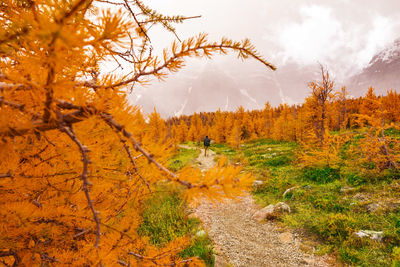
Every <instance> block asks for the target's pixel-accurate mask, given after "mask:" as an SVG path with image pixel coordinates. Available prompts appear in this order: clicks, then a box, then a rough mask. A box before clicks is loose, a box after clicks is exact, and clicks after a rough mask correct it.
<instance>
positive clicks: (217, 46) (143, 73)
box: [85, 36, 276, 89]
mask: <svg viewBox="0 0 400 267" xmlns="http://www.w3.org/2000/svg"><path fill="white" fill-rule="evenodd" d="M204 38H205V36H204ZM212 49H217V50H219V51H220V52H222V51H224V49H232V50H236V51H239V53H241V54H244V55H246V56H251V57H253V58H254V59H256V60H258V61H260V62H261V63H263V64H264V65H265V66H267V67H268V68H270V69H272V70H276V67H275V66H274V65H272V64H271V63H269V62H267V61H265V60H264V59H263V58H262V57H261V56H259V55H258V54H256V53H255V52H254V51H252V50H249V49H247V48H246V47H237V46H235V45H233V44H226V45H224V44H216V43H213V44H207V45H198V46H195V47H191V48H187V49H185V50H182V51H180V52H179V53H177V54H174V55H173V56H172V57H170V58H169V59H168V60H166V61H165V62H164V64H162V65H160V66H158V67H156V68H154V69H153V70H150V71H140V72H138V73H136V74H135V75H134V76H133V77H132V78H131V79H127V80H125V81H121V82H118V83H115V84H112V85H107V86H102V85H91V86H89V87H91V88H94V89H97V88H115V87H120V86H124V85H127V84H130V83H134V82H137V81H138V80H139V78H140V77H143V76H149V75H157V74H158V73H160V71H162V70H163V69H165V68H167V69H168V67H169V66H170V65H171V64H172V63H174V62H175V61H177V60H179V59H180V58H183V57H186V56H189V55H190V54H191V53H194V52H196V51H198V50H203V52H204V51H208V50H212ZM85 85H86V84H85Z"/></svg>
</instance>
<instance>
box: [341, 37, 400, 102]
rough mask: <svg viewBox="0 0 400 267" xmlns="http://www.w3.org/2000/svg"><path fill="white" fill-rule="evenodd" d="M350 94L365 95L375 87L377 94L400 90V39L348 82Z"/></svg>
mask: <svg viewBox="0 0 400 267" xmlns="http://www.w3.org/2000/svg"><path fill="white" fill-rule="evenodd" d="M347 84H348V88H349V90H350V93H352V94H354V95H355V96H361V95H365V93H366V92H367V90H368V88H369V87H370V86H373V87H374V88H375V92H376V93H377V94H386V91H387V90H390V89H397V90H398V91H399V90H400V39H397V40H396V41H395V42H394V43H393V44H392V45H390V46H388V47H387V48H385V49H383V50H382V51H380V52H379V53H377V54H376V55H375V56H373V57H372V59H371V61H370V62H369V64H368V65H367V66H366V67H365V68H364V69H362V70H361V71H360V72H359V73H358V74H356V75H354V76H353V77H351V78H350V79H349V81H348V82H347Z"/></svg>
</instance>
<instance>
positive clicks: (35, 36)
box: [0, 0, 275, 266]
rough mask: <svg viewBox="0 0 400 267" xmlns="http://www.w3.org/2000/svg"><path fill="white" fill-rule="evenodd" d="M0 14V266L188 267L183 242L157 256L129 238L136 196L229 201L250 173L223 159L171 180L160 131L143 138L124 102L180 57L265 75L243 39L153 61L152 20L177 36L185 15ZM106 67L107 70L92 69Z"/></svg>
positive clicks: (116, 7) (58, 9)
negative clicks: (241, 61)
mask: <svg viewBox="0 0 400 267" xmlns="http://www.w3.org/2000/svg"><path fill="white" fill-rule="evenodd" d="M0 18H1V19H0V26H1V27H0V137H1V138H0V148H1V153H0V195H1V200H0V225H1V227H0V261H1V262H2V263H3V264H5V265H10V266H11V265H13V266H38V265H42V266H48V265H54V264H57V265H68V266H71V265H73V266H96V265H97V266H115V265H118V264H119V265H121V266H134V265H139V264H140V265H141V266H148V265H163V264H169V265H174V264H179V263H182V264H183V263H186V262H190V263H192V264H196V262H197V263H199V262H198V260H196V259H180V258H179V256H178V252H179V250H180V248H182V247H183V246H185V245H186V244H187V242H188V241H187V240H186V239H185V238H182V239H178V240H176V241H173V242H172V243H171V244H169V245H167V246H166V247H164V248H162V249H158V248H155V247H152V246H151V245H149V244H147V242H146V240H144V239H143V238H141V237H139V236H138V235H137V231H136V229H137V227H138V225H139V224H140V212H141V208H142V206H141V203H143V199H144V198H146V197H147V196H149V194H151V192H152V190H153V187H154V185H155V184H156V183H158V182H159V181H170V182H171V183H173V184H176V185H177V186H178V185H179V186H181V187H184V188H186V190H185V196H187V197H188V199H192V198H196V197H201V196H203V195H204V196H208V197H211V198H217V199H218V198H220V197H222V196H224V195H226V194H227V195H228V196H231V195H232V194H239V193H240V192H241V190H242V189H243V188H246V187H247V186H249V185H250V184H251V177H250V176H249V175H244V174H240V170H239V169H235V168H230V167H228V168H223V167H222V166H223V163H221V164H219V165H217V166H216V167H215V169H213V170H212V171H211V172H207V173H206V174H202V173H200V172H199V171H198V170H195V169H190V168H185V169H184V170H182V171H181V172H180V173H179V174H175V173H172V172H171V171H169V170H168V169H167V168H165V167H164V165H163V163H164V162H165V161H166V159H167V157H168V155H169V152H170V151H171V147H169V146H168V144H166V143H163V142H162V138H163V135H164V129H162V130H161V131H160V134H161V135H159V136H154V135H152V133H151V132H152V131H153V130H154V129H153V128H154V127H153V126H154V125H153V126H151V125H149V124H147V123H145V120H144V119H143V116H142V115H141V113H140V111H139V110H138V109H137V108H136V107H132V106H130V105H129V104H128V101H127V96H128V94H129V92H130V91H131V90H134V89H135V86H136V85H137V84H140V83H145V82H149V81H150V79H151V78H158V79H164V78H165V77H166V76H167V75H168V73H169V72H175V71H178V70H179V69H180V68H181V67H183V65H184V60H185V58H188V57H207V58H209V57H211V56H212V55H214V54H216V53H222V54H226V53H227V52H228V51H229V50H232V51H236V52H237V54H238V57H239V58H249V57H251V58H254V59H256V60H258V61H260V62H261V63H263V64H264V65H265V66H266V67H267V68H269V69H275V67H274V66H273V65H271V64H270V63H268V62H267V61H266V60H264V59H263V58H262V57H261V56H260V55H259V54H258V53H257V52H256V50H255V48H254V46H253V45H252V44H251V43H250V41H249V40H247V39H246V40H243V41H241V42H236V41H232V40H230V39H227V38H222V39H221V40H220V41H219V42H210V41H208V39H207V35H206V34H199V35H198V36H196V37H193V38H189V39H187V40H184V41H181V42H178V41H176V42H173V43H172V45H171V47H170V48H168V49H164V50H163V53H162V55H161V56H156V55H155V54H154V52H153V49H152V45H155V44H154V43H152V42H151V39H150V37H149V34H150V33H149V31H148V29H150V28H151V26H152V25H154V24H158V25H161V26H162V27H164V28H165V29H166V30H167V31H170V32H172V34H176V33H175V30H174V28H173V25H174V23H181V22H183V21H184V20H186V19H187V18H186V17H183V16H173V17H168V16H164V15H162V14H159V13H158V12H157V11H155V10H152V9H151V8H149V7H147V6H145V5H144V3H143V2H142V1H140V0H134V1H127V0H111V1H103V0H68V1H64V0H51V1H47V0H26V1H25V0H3V1H2V2H1V4H0ZM111 61H112V62H114V63H117V65H118V66H120V68H119V69H118V71H112V72H104V71H102V69H103V68H102V66H104V65H106V64H107V63H108V62H111ZM119 62H124V63H123V64H125V65H129V66H130V68H129V69H130V71H128V72H126V71H125V72H124V71H123V70H122V69H121V67H122V66H121V64H120V63H119ZM155 127H157V126H155ZM154 138H156V139H158V140H154ZM157 141H158V142H157ZM148 149H149V150H150V151H151V152H149V151H148ZM199 264H200V263H199Z"/></svg>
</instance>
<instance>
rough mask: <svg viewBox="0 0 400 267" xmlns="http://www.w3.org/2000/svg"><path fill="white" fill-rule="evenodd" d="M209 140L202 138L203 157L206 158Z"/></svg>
mask: <svg viewBox="0 0 400 267" xmlns="http://www.w3.org/2000/svg"><path fill="white" fill-rule="evenodd" d="M210 142H211V140H210V138H208V136H206V138H204V156H205V157H207V150H208V148H209V147H210Z"/></svg>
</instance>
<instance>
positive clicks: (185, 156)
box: [168, 148, 200, 171]
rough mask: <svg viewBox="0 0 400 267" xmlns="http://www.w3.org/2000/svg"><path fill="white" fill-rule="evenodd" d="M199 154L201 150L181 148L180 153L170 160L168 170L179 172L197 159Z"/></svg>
mask: <svg viewBox="0 0 400 267" xmlns="http://www.w3.org/2000/svg"><path fill="white" fill-rule="evenodd" d="M199 153H200V150H196V149H186V148H179V149H178V153H177V154H176V155H174V156H173V157H172V158H171V159H169V160H168V168H169V169H171V170H173V171H178V170H180V169H182V168H183V167H185V166H186V165H187V164H189V162H191V161H193V160H194V159H195V158H197V156H198V155H199Z"/></svg>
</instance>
